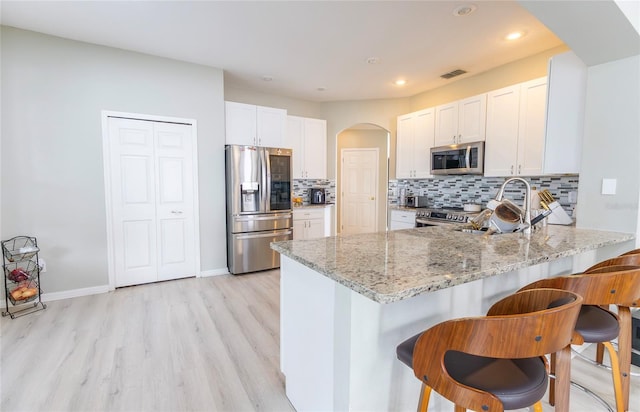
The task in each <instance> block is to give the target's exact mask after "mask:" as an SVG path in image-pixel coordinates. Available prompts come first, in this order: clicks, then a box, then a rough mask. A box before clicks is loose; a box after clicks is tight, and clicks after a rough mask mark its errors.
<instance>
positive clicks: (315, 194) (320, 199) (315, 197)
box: [309, 187, 326, 205]
mask: <svg viewBox="0 0 640 412" xmlns="http://www.w3.org/2000/svg"><path fill="white" fill-rule="evenodd" d="M310 197H311V199H309V200H310V203H311V204H312V205H323V204H324V203H325V202H326V194H325V190H324V189H323V188H319V187H314V188H312V189H311V193H310Z"/></svg>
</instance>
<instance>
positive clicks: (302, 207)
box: [293, 203, 335, 210]
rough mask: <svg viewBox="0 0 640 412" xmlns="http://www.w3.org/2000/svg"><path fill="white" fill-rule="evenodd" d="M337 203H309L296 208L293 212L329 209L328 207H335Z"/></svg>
mask: <svg viewBox="0 0 640 412" xmlns="http://www.w3.org/2000/svg"><path fill="white" fill-rule="evenodd" d="M334 204H335V203H320V204H318V203H316V204H311V203H307V204H303V205H301V206H294V207H293V210H297V209H309V208H317V207H327V206H333V205H334Z"/></svg>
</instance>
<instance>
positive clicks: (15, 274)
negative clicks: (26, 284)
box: [7, 268, 29, 282]
mask: <svg viewBox="0 0 640 412" xmlns="http://www.w3.org/2000/svg"><path fill="white" fill-rule="evenodd" d="M7 278H9V280H11V281H13V282H22V281H25V280H27V279H29V274H28V273H27V271H26V270H24V269H22V268H16V269H13V270H12V271H11V272H10V273H9V276H7Z"/></svg>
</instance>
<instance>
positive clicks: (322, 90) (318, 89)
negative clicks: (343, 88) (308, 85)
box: [316, 86, 327, 92]
mask: <svg viewBox="0 0 640 412" xmlns="http://www.w3.org/2000/svg"><path fill="white" fill-rule="evenodd" d="M316 90H317V91H319V92H324V91H325V90H327V88H326V87H324V86H320V87H318V88H317V89H316Z"/></svg>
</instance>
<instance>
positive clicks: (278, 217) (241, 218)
mask: <svg viewBox="0 0 640 412" xmlns="http://www.w3.org/2000/svg"><path fill="white" fill-rule="evenodd" d="M292 217H293V215H292V214H291V213H283V214H281V215H269V216H256V215H250V216H234V217H233V220H235V221H236V222H251V221H255V220H281V219H291V218H292Z"/></svg>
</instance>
